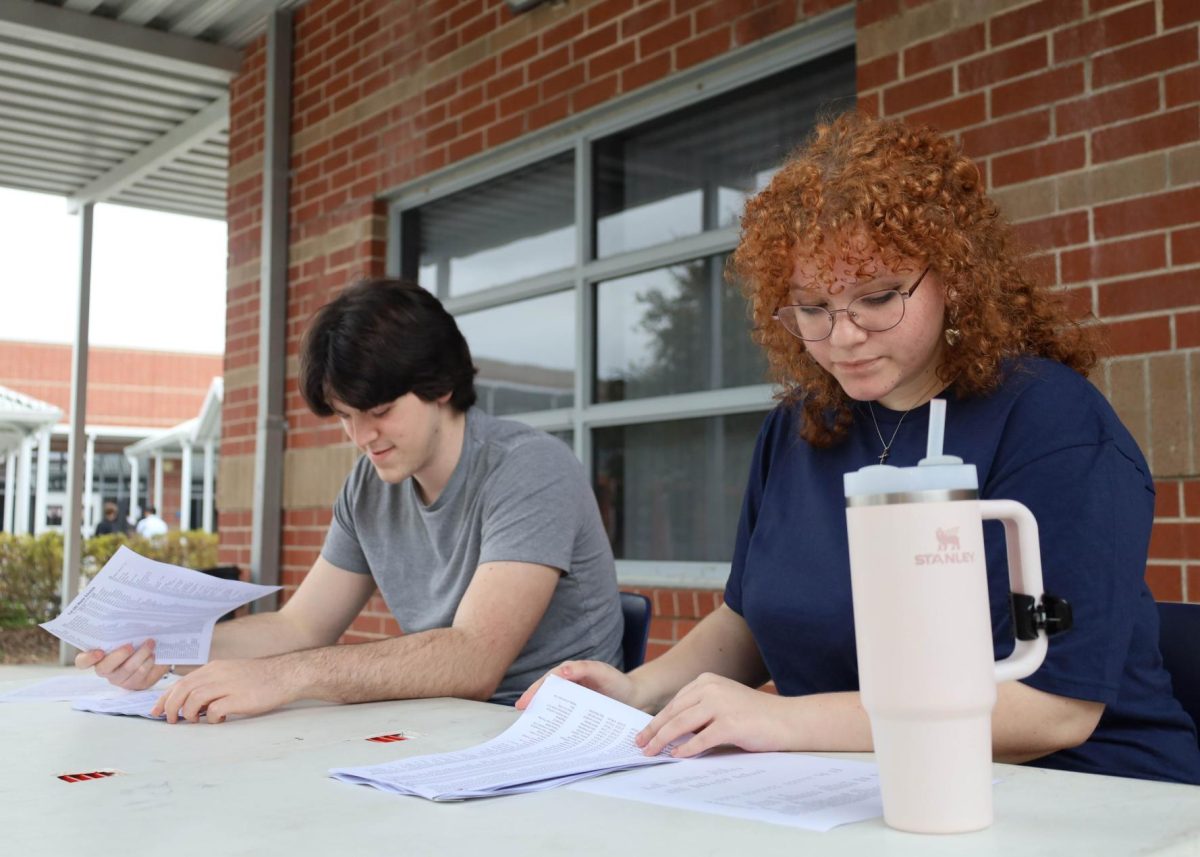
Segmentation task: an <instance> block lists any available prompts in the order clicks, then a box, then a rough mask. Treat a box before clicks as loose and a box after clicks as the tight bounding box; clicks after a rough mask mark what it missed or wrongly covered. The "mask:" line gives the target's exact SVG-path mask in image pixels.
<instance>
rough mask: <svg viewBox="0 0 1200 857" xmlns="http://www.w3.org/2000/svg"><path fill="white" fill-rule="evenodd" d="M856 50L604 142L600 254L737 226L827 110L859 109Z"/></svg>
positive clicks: (598, 185) (597, 151) (600, 149)
mask: <svg viewBox="0 0 1200 857" xmlns="http://www.w3.org/2000/svg"><path fill="white" fill-rule="evenodd" d="M854 96H855V63H854V50H853V48H846V49H844V50H841V51H837V52H835V53H832V54H829V55H827V56H824V57H821V58H820V59H817V60H814V61H812V62H809V63H806V64H805V65H802V66H799V67H798V68H793V69H789V70H787V71H785V72H781V73H779V74H777V75H774V76H773V77H769V78H766V79H764V80H761V81H758V82H756V83H753V84H751V85H749V86H746V87H742V88H740V89H738V90H736V91H734V92H730V93H727V94H724V95H720V96H717V97H715V98H711V99H708V100H706V101H703V102H701V103H699V104H696V105H695V106H693V107H689V108H687V109H685V110H681V111H677V112H675V113H672V114H670V115H668V116H666V117H663V118H661V119H655V120H652V121H650V122H646V123H644V124H642V125H639V126H637V127H635V128H631V129H629V130H627V131H622V132H620V133H618V134H614V135H613V136H611V137H606V138H605V139H603V140H600V141H598V142H597V143H596V144H595V148H594V155H593V157H594V160H595V165H596V167H595V169H596V174H595V178H594V185H593V188H594V190H593V201H594V206H595V207H594V219H595V230H596V236H595V237H596V244H595V246H596V255H597V256H598V257H600V258H603V257H605V256H611V255H613V254H615V253H624V252H628V251H630V250H637V249H639V248H642V247H649V246H652V245H655V244H661V243H663V242H666V241H671V240H673V239H676V238H682V237H684V236H687V235H695V234H697V233H699V232H703V231H705V230H708V229H720V228H723V227H726V226H731V225H733V224H735V223H736V222H737V219H738V217H739V216H740V214H741V209H742V205H743V203H744V202H745V200H746V198H747V196H749V195H750V194H752V193H754V192H755V191H756V190H758V189H759V188H761V187H762V186H763V185H765V184H766V182H767V180H768V179H769V178H770V176H771V174H772V173H773V171H774V170H775V168H776V167H777V166H778V165H779V164H780V163H782V162H783V160H784V158H785V157H786V156H787V153H788V152H789V151H791V150H792V149H793V148H795V147H796V146H797V145H799V144H800V143H801V142H802V141H803V139H804V136H805V135H806V134H807V133H808V131H809V129H810V128H811V127H812V125H813V121H814V118H815V117H816V115H817V111H818V110H820V109H822V108H827V109H832V110H841V109H846V108H848V107H851V106H853V104H854Z"/></svg>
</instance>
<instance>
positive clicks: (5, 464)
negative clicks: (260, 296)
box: [0, 341, 222, 535]
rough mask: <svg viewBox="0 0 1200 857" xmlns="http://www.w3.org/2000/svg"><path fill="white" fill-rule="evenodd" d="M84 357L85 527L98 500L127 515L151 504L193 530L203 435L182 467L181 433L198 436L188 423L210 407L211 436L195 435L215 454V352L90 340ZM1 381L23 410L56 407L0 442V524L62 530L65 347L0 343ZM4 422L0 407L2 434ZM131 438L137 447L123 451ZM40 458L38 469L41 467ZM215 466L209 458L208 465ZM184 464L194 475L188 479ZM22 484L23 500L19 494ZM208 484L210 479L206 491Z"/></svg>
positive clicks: (200, 494) (97, 512)
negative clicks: (111, 345) (86, 359)
mask: <svg viewBox="0 0 1200 857" xmlns="http://www.w3.org/2000/svg"><path fill="white" fill-rule="evenodd" d="M89 357H90V362H91V379H90V382H89V384H88V407H87V419H86V430H85V433H86V437H87V444H88V449H89V451H90V456H89V457H90V461H91V464H90V467H89V468H88V470H87V472H89V473H90V477H89V478H87V480H86V484H90V485H91V486H92V487H91V490H90V491H85V492H84V509H85V513H84V519H83V529H84V532H85V533H88V534H89V535H90V534H91V533H92V532H93V531H94V530H95V527H96V524H97V523H98V522H99V520H100V517H101V507H102V504H103V503H104V502H105V501H108V500H111V501H113V502H116V503H117V505H118V509H119V514H121V515H128V514H129V513H130V509H131V507H138V508H140V507H143V506H145V505H146V504H147V503H153V504H154V505H157V507H158V510H159V514H160V515H161V516H162V517H163V519H164V520H165V521H167V523H168V524H169V525H170V526H171V528H172V529H175V528H178V527H180V525H181V524H184V525H187V524H190V525H191V526H192V527H196V528H199V527H200V526H201V525H202V524H203V523H204V521H205V516H204V509H205V505H204V498H205V490H204V486H205V481H204V472H205V469H204V465H203V456H204V450H205V447H204V442H203V439H202V440H201V441H200V442H199V443H196V444H193V447H194V448H193V450H192V454H193V455H194V456H195V457H196V463H195V465H194V466H193V465H191V464H188V465H187V467H186V468H185V458H184V456H183V444H182V443H181V441H186V440H189V439H191V438H193V437H195V436H196V434H195V432H194V431H191V433H189V430H193V429H198V428H201V426H200V425H199V422H200V419H201V417H200V415H203V414H204V413H205V412H206V410H207V413H208V414H209V424H210V425H209V430H208V434H207V435H203V436H202V437H208V438H211V439H213V440H214V442H213V443H212V445H211V448H212V450H213V453H212V454H213V455H214V456H215V452H216V443H215V439H216V438H218V437H219V422H220V377H219V376H220V374H221V367H222V358H221V356H220V355H207V354H181V353H171V352H161V351H141V350H136V349H127V348H101V347H93V348H92V349H91V350H90V354H89ZM214 379H215V382H216V384H215V388H214ZM0 388H6V389H8V390H10V391H13V392H15V393H17V394H19V395H20V396H21V397H23V398H25V399H27V400H32V401H33V404H32V405H30V404H29V402H26V403H25V404H26V405H27V407H26V408H25V410H26V411H33V412H36V411H46V409H50V410H51V411H53V414H52V416H53V419H51V420H50V421H49V422H48V423H47V422H45V421H43V422H41V423H40V424H39V425H37V426H33V425H32V424H28V423H27V424H26V427H25V428H24V429H16V428H14V430H12V431H10V432H9V433H8V437H9V440H10V441H11V442H9V443H2V442H0V468H2V469H0V474H2V478H0V486H3V489H2V490H0V503H2V504H3V506H0V508H2V509H3V511H2V512H0V522H3V524H2V526H0V529H4V530H6V531H10V532H12V531H15V532H42V531H44V530H48V529H60V528H61V527H62V519H63V514H62V510H63V504H64V503H65V501H66V478H67V476H66V474H67V463H66V455H67V425H66V414H67V413H68V412H69V410H70V407H69V402H70V388H71V346H70V345H57V344H48V343H40V342H36V343H35V342H12V341H7V342H5V341H0ZM214 390H215V392H214ZM39 404H40V405H41V406H42V407H38V405H39ZM206 405H207V409H206V407H205V406H206ZM10 422H13V420H11V419H10ZM181 423H183V424H184V425H183V426H182V428H181V427H180V424H181ZM4 424H5V418H4V416H3V415H2V414H0V434H2V433H3V431H2V428H3V426H4ZM23 438H27V439H25V441H24V444H25V448H26V449H27V450H28V453H27V454H28V463H27V464H25V465H23V464H22V459H21V449H22V440H23ZM134 444H137V446H135V447H133V448H132V449H130V447H131V445H134ZM43 456H44V460H45V461H46V467H45V468H44V469H43V468H42V467H41V466H40V461H41V460H43ZM26 467H27V468H28V474H29V475H28V477H27V478H26V479H24V480H22V479H21V478H20V475H19V474H20V473H21V472H23V471H24V469H25V468H26ZM215 467H216V463H215V457H214V458H213V459H212V464H211V465H210V467H209V470H210V471H214V470H215ZM188 468H190V470H191V473H189V474H187V478H186V479H185V473H184V471H185V469H188ZM135 471H136V472H135ZM185 482H190V483H191V489H190V491H189V492H188V497H189V499H188V508H187V510H186V511H185V509H184V505H183V492H182V490H181V486H182V485H183V484H185ZM22 484H24V486H25V488H24V491H25V495H26V496H25V499H24V501H22V499H21V496H20V491H21V485H22ZM135 484H136V485H137V486H138V488H137V496H136V497H133V496H132V495H133V491H132V490H131V488H132V486H133V485H135ZM14 491H15V493H14ZM212 492H213V488H212V482H211V480H210V488H209V494H210V495H211V494H212ZM10 498H11V499H10ZM22 502H24V505H22ZM10 508H11V509H12V517H10V516H9V509H10ZM208 508H210V509H211V508H212V506H211V504H210V505H209V507H208ZM185 518H188V519H190V520H185ZM209 520H212V516H211V513H210V515H209ZM214 526H215V524H214ZM185 528H187V527H186V526H185ZM211 528H212V527H209V529H211Z"/></svg>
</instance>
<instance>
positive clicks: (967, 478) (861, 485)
mask: <svg viewBox="0 0 1200 857" xmlns="http://www.w3.org/2000/svg"><path fill="white" fill-rule="evenodd" d="M945 434H946V400H945V399H932V400H931V401H930V402H929V437H928V440H927V441H926V444H925V457H924V458H922V459H921V460H920V461H919V462H918V463H917V466H916V467H893V466H892V465H890V464H869V465H867V466H866V467H861V468H859V469H858V470H855V471H852V472H850V473H847V474H845V475H844V476H843V477H842V480H843V485H844V487H845V493H846V496H847V497H857V496H861V495H864V494H911V493H915V492H921V491H959V490H962V491H977V490H978V489H979V475H978V473H977V471H976V470H975V465H974V464H964V463H963V460H962V459H961V458H959V457H958V456H956V455H943V454H942V442H943V441H944V439H945Z"/></svg>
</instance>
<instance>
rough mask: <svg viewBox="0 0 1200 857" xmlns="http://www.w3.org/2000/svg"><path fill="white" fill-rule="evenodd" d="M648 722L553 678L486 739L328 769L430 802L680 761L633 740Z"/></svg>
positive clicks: (547, 785)
mask: <svg viewBox="0 0 1200 857" xmlns="http://www.w3.org/2000/svg"><path fill="white" fill-rule="evenodd" d="M649 722H650V715H649V714H646V713H645V712H643V711H638V710H637V709H636V708H630V707H629V706H628V705H625V704H623V703H620V702H617V701H616V700H613V699H609V698H608V697H607V696H602V695H601V694H598V693H596V692H595V691H591V690H588V689H587V688H584V687H580V686H579V685H577V684H574V683H573V682H569V681H564V680H563V679H561V678H559V677H558V676H550V677H548V678H547V679H546V682H545V684H543V685H542V687H541V689H540V690H539V691H538V693H537V696H535V697H534V698H533V701H532V702H531V703H530V704H529V708H527V709H526V710H525V711H524V712H523V713H522V714H521V716H520V718H518V720H517V721H516V722H515V723H514V724H513V725H512V726H510V727H509V728H508V729H506V730H505V731H504V732H502V733H501V734H500V735H498V736H497V737H495V738H493V739H492V740H490V741H486V742H484V743H483V744H479V745H477V746H475V747H471V748H469V749H466V750H460V751H457V752H454V753H437V754H434V755H429V756H415V757H412V758H408V759H400V760H398V761H395V762H387V763H385V764H382V765H369V766H366V767H360V768H335V769H333V770H332V771H330V772H329V773H330V775H331V776H332V777H333V778H334V779H337V780H341V781H342V782H345V783H354V784H360V785H367V786H372V787H374V788H377V789H380V790H382V791H389V792H395V793H397V794H405V795H417V796H419V797H424V798H429V799H430V800H461V799H463V798H472V797H489V796H491V795H500V794H514V793H516V792H528V791H539V790H541V789H548V788H552V787H554V786H558V785H562V784H564V783H569V782H573V781H574V780H579V779H583V778H584V777H593V776H596V775H597V774H602V773H605V772H607V771H617V770H622V769H624V768H631V767H639V766H642V765H655V764H660V763H662V762H674V761H677V760H676V759H673V758H671V757H670V756H669V755H667V754H666V751H664V752H663V754H660V755H658V756H650V757H647V756H643V755H642V751H641V750H640V749H638V747H637V745H636V744H634V741H633V739H634V736H635V735H637V733H638V732H640V731H641V729H642V728H643V727H644V726H645V725H646V724H647V723H649Z"/></svg>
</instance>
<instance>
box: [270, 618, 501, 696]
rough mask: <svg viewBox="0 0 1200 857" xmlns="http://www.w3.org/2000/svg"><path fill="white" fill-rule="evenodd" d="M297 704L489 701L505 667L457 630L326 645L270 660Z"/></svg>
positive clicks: (481, 644) (483, 645) (483, 646)
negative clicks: (444, 698)
mask: <svg viewBox="0 0 1200 857" xmlns="http://www.w3.org/2000/svg"><path fill="white" fill-rule="evenodd" d="M270 660H271V662H272V665H273V666H274V667H275V668H276V669H277V670H278V675H279V678H280V680H281V681H284V682H286V683H288V684H289V685H291V686H292V688H293V689H294V691H295V694H294V698H297V699H322V700H326V701H328V702H372V701H376V700H383V699H421V698H426V697H436V696H454V697H460V698H463V699H480V700H486V699H489V698H490V697H491V696H492V695H493V693H495V690H496V687H497V686H498V685H499V684H500V681H501V679H503V677H504V671H505V669H507V666H508V665H507V664H499V663H494V661H495V658H494V652H492V651H491V647H490V646H488V645H486V643H485V642H484V641H481V640H479V639H477V638H475V637H472V636H471V635H469V634H467V633H465V632H463V631H462V630H460V629H456V628H436V629H433V630H429V631H422V632H420V633H417V634H405V635H403V636H400V637H393V638H391V639H388V640H379V641H377V642H371V643H361V644H356V645H343V646H324V647H321V648H315V649H309V650H307V651H300V652H292V653H290V654H283V655H279V656H277V657H273V658H271V659H270Z"/></svg>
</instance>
